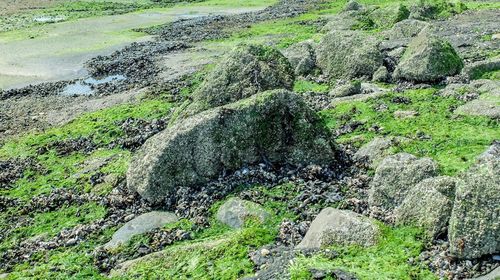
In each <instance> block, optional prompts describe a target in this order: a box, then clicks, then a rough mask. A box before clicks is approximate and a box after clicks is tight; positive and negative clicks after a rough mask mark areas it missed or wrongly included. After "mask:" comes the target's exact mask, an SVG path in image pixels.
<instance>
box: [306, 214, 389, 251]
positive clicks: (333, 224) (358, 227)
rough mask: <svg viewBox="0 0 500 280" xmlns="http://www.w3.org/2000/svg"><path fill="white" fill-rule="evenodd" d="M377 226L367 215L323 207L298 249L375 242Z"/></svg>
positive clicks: (377, 231) (377, 232)
mask: <svg viewBox="0 0 500 280" xmlns="http://www.w3.org/2000/svg"><path fill="white" fill-rule="evenodd" d="M378 235H379V229H378V227H377V226H376V225H375V224H374V223H373V222H372V221H371V220H370V219H369V218H367V217H364V216H362V215H359V214H357V213H355V212H352V211H349V210H338V209H335V208H325V209H323V210H322V211H321V212H320V213H319V215H318V216H317V217H316V219H314V221H313V222H312V223H311V227H310V228H309V230H308V231H307V233H306V236H305V237H304V239H303V240H302V242H300V244H299V245H297V248H298V249H306V248H321V247H323V246H328V245H334V244H336V245H352V244H356V245H361V246H371V245H374V244H376V242H377V238H378Z"/></svg>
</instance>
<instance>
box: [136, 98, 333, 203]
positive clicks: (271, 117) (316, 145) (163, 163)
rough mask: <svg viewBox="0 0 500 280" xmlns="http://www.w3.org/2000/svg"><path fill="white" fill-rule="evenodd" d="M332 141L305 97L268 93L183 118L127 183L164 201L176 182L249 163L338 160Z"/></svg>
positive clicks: (155, 142)
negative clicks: (305, 100)
mask: <svg viewBox="0 0 500 280" xmlns="http://www.w3.org/2000/svg"><path fill="white" fill-rule="evenodd" d="M332 140H333V138H332V136H331V135H330V133H328V132H327V130H326V129H325V128H324V127H323V125H322V122H321V121H320V120H319V119H318V118H317V116H316V114H315V113H314V112H313V111H312V110H311V109H310V108H309V107H308V106H307V105H306V103H305V102H304V101H303V99H302V98H301V97H300V96H298V95H296V94H294V93H292V92H289V91H286V90H274V91H267V92H264V93H261V94H256V95H253V96H251V97H250V98H248V99H243V100H240V101H238V102H236V103H233V104H230V105H227V106H222V107H218V108H214V109H212V110H207V111H204V112H201V113H199V114H197V115H194V116H192V117H189V118H187V119H184V120H181V121H179V122H178V123H177V124H175V125H174V126H172V127H170V128H169V129H167V130H165V131H164V132H162V133H160V134H157V135H156V136H154V137H152V138H151V139H149V140H148V141H147V142H146V143H145V144H144V146H143V147H142V148H141V149H140V150H139V151H138V152H137V154H136V155H135V157H134V159H133V160H132V163H131V164H130V168H129V170H128V173H127V185H128V187H129V188H130V189H131V190H133V191H137V192H138V193H139V194H140V195H141V196H142V197H144V198H145V199H147V200H149V201H153V202H159V201H161V200H162V199H164V198H165V197H166V196H168V195H169V194H170V192H171V191H172V190H173V189H175V187H176V186H179V185H183V186H193V185H197V184H202V183H206V182H208V181H209V180H210V179H214V178H216V177H217V176H219V175H220V174H221V173H222V171H224V170H235V169H237V168H240V167H241V166H243V165H244V164H255V163H259V162H261V161H263V160H264V161H268V162H271V163H289V164H308V163H315V164H328V163H333V162H334V161H335V160H336V148H335V146H334V144H333V142H332Z"/></svg>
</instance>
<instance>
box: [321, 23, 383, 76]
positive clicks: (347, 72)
mask: <svg viewBox="0 0 500 280" xmlns="http://www.w3.org/2000/svg"><path fill="white" fill-rule="evenodd" d="M378 45H379V40H377V39H375V38H374V37H371V36H368V35H365V34H363V33H361V32H356V31H332V32H330V33H328V34H326V35H325V36H324V37H323V39H322V40H321V42H320V43H319V45H318V48H317V49H316V63H317V65H318V66H319V67H320V68H321V69H322V70H323V72H324V73H325V74H327V75H328V76H330V78H337V79H346V80H351V79H354V78H368V79H371V77H372V75H373V73H374V72H375V71H376V70H377V69H378V68H379V67H380V66H381V65H382V55H381V53H380V52H379V50H378Z"/></svg>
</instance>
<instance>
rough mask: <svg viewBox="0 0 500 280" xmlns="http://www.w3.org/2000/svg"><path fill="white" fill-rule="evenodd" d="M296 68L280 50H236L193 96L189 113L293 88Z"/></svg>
mask: <svg viewBox="0 0 500 280" xmlns="http://www.w3.org/2000/svg"><path fill="white" fill-rule="evenodd" d="M293 83H294V74H293V69H292V67H291V66H290V63H289V62H288V59H286V57H284V56H283V55H282V54H281V52H279V51H278V50H276V49H274V48H271V47H266V46H261V45H242V46H238V47H236V48H235V49H234V50H233V51H232V52H230V53H229V54H228V55H227V56H226V57H224V58H223V59H222V61H221V62H220V63H218V64H217V66H215V68H214V69H213V70H212V71H211V72H210V73H209V74H208V76H207V77H206V78H205V80H204V81H203V83H202V84H201V85H200V87H199V88H198V89H197V90H196V91H195V92H194V93H193V100H194V104H192V105H191V106H190V108H189V111H193V112H195V113H196V112H200V111H203V110H206V109H208V108H213V107H217V106H222V105H225V104H229V103H231V102H235V101H238V100H240V99H244V98H247V97H249V96H252V95H254V94H256V93H258V92H263V91H266V90H272V89H280V88H284V89H290V90H291V89H292V88H293Z"/></svg>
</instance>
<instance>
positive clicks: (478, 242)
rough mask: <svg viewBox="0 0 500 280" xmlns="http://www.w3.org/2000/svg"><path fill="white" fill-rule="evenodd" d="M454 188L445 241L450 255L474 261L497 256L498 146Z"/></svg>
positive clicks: (499, 205) (499, 229) (499, 212)
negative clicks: (446, 240)
mask: <svg viewBox="0 0 500 280" xmlns="http://www.w3.org/2000/svg"><path fill="white" fill-rule="evenodd" d="M462 179H463V181H459V183H458V184H457V192H456V197H455V203H454V206H453V211H452V214H451V218H450V226H449V231H448V238H449V240H450V251H451V253H452V254H453V255H454V256H456V257H459V258H478V257H481V256H483V255H486V254H493V253H498V252H500V223H499V217H500V143H498V142H496V143H494V144H493V145H492V146H491V147H490V148H489V149H488V150H487V151H486V152H484V153H483V154H482V155H481V156H480V157H478V159H477V162H476V163H475V165H474V166H472V167H471V168H470V169H469V170H468V171H467V172H466V173H465V174H464V175H463V176H462Z"/></svg>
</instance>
